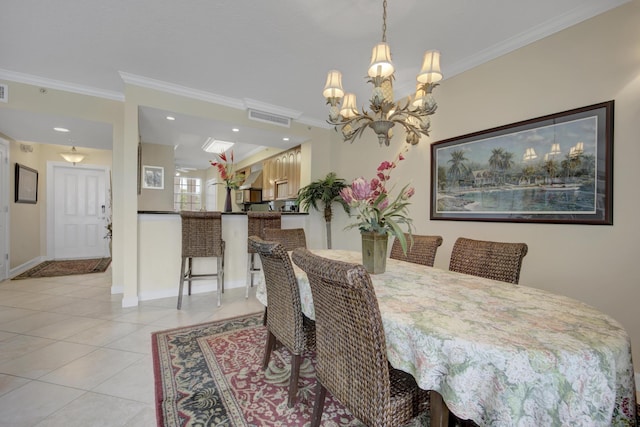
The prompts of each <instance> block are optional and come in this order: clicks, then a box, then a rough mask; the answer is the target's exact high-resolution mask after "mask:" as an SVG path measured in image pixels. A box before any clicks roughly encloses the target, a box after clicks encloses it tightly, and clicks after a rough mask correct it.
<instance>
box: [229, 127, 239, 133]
mask: <svg viewBox="0 0 640 427" xmlns="http://www.w3.org/2000/svg"><path fill="white" fill-rule="evenodd" d="M231 130H232V131H234V132H240V129H238V128H233V129H231Z"/></svg>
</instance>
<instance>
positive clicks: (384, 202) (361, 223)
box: [340, 153, 415, 253]
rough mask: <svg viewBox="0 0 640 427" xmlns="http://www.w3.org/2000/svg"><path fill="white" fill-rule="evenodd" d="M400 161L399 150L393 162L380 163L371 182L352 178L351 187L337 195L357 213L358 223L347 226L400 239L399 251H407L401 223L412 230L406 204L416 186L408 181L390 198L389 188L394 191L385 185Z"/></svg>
mask: <svg viewBox="0 0 640 427" xmlns="http://www.w3.org/2000/svg"><path fill="white" fill-rule="evenodd" d="M402 160H404V156H403V155H402V153H399V154H398V156H397V157H396V159H395V160H394V161H393V162H388V161H384V162H382V163H380V166H378V169H377V173H376V177H375V178H373V179H371V181H367V180H366V179H364V178H363V177H360V178H357V179H355V180H354V181H353V183H352V184H351V186H349V187H346V188H344V189H343V190H342V191H341V192H340V196H341V197H342V199H343V200H344V201H345V202H346V203H347V204H348V205H349V206H350V207H351V208H352V209H353V210H354V211H356V212H357V216H356V218H357V219H358V222H357V223H355V224H351V225H349V226H348V227H347V228H353V227H358V228H359V229H360V231H364V232H374V233H378V234H387V235H390V236H394V237H395V238H396V239H398V240H399V241H400V244H401V246H402V250H403V251H404V252H405V253H406V252H407V240H406V238H405V235H404V232H403V231H402V229H401V228H400V224H406V226H407V231H408V232H409V233H411V227H412V226H413V222H412V220H411V218H409V217H408V214H409V211H408V206H409V199H410V198H411V196H413V194H414V193H415V189H414V188H413V187H410V186H409V184H407V185H405V186H404V187H402V189H401V190H400V192H399V193H398V195H397V196H396V197H395V199H393V200H392V199H391V196H390V190H393V187H392V188H391V189H388V188H387V185H388V184H389V179H390V174H391V171H392V170H393V169H395V168H396V165H397V164H398V162H400V161H402Z"/></svg>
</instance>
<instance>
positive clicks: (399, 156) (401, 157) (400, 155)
mask: <svg viewBox="0 0 640 427" xmlns="http://www.w3.org/2000/svg"><path fill="white" fill-rule="evenodd" d="M400 160H404V156H403V155H402V153H400V154H398V161H400Z"/></svg>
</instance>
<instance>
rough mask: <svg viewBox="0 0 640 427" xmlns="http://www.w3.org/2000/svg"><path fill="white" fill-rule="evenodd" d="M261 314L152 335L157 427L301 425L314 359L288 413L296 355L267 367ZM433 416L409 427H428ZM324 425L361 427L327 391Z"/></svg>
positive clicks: (276, 355) (309, 404)
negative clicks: (265, 365) (291, 372)
mask: <svg viewBox="0 0 640 427" xmlns="http://www.w3.org/2000/svg"><path fill="white" fill-rule="evenodd" d="M266 336H267V330H266V328H265V327H264V326H263V325H262V314H261V313H260V314H255V315H251V316H244V317H238V318H235V319H230V320H226V321H221V322H214V323H206V324H202V325H196V326H189V327H184V328H179V329H172V330H169V331H162V332H156V333H154V334H152V347H153V368H154V376H155V392H156V416H157V421H158V426H159V427H174V426H175V427H177V426H180V427H186V426H274V427H275V426H279V427H281V426H304V425H308V424H309V422H310V421H311V416H312V414H313V402H314V398H315V385H316V379H315V372H314V364H315V354H314V353H313V352H309V353H307V354H305V355H304V359H303V360H304V362H303V365H302V367H301V369H300V383H299V391H298V399H297V404H296V405H294V407H293V408H289V407H287V397H288V386H289V374H290V369H289V367H290V361H291V354H290V353H289V352H288V351H287V350H286V349H284V348H283V347H280V348H278V349H277V350H275V351H274V352H273V353H272V355H271V363H270V364H269V367H268V368H267V370H266V371H265V370H263V369H262V358H263V355H264V343H265V340H266ZM427 418H428V414H424V415H423V416H422V417H421V418H420V419H416V420H414V421H412V422H411V423H410V424H409V425H412V426H418V425H421V426H423V425H428V421H427ZM322 425H323V426H331V427H337V426H362V425H363V424H362V423H361V422H360V421H358V420H357V419H355V418H354V417H353V416H352V415H351V414H350V413H349V411H348V410H347V409H346V408H345V407H344V406H342V405H341V404H340V403H339V402H337V401H336V400H335V399H333V397H332V396H331V394H330V393H327V397H326V400H325V408H324V414H323V418H322Z"/></svg>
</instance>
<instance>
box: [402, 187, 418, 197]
mask: <svg viewBox="0 0 640 427" xmlns="http://www.w3.org/2000/svg"><path fill="white" fill-rule="evenodd" d="M415 192H416V189H415V188H413V187H409V188H407V189H406V191H405V192H404V194H403V195H402V197H403V198H404V199H408V198H410V197H411V196H413V195H414V194H415Z"/></svg>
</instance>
